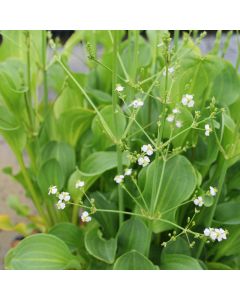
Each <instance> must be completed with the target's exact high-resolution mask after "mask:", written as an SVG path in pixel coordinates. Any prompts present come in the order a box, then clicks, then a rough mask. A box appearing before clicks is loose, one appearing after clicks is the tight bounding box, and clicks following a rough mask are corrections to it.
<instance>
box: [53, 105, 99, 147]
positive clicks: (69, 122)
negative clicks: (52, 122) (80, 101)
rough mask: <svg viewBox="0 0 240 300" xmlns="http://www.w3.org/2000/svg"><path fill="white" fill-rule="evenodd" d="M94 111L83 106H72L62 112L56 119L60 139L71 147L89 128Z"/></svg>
mask: <svg viewBox="0 0 240 300" xmlns="http://www.w3.org/2000/svg"><path fill="white" fill-rule="evenodd" d="M94 115H95V114H94V112H93V111H91V110H88V109H84V108H74V109H72V110H67V111H66V112H63V113H62V114H61V115H60V117H59V119H58V120H57V125H58V130H59V133H60V136H61V139H62V140H64V141H65V142H67V143H69V144H70V145H72V146H73V147H75V146H76V144H77V142H78V140H79V138H81V136H82V135H83V133H84V132H85V131H86V130H87V129H88V128H89V126H90V124H91V122H92V118H93V117H94Z"/></svg>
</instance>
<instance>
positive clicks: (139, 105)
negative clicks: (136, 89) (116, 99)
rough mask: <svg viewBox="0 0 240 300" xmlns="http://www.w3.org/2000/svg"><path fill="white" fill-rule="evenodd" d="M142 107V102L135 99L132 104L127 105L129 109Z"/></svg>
mask: <svg viewBox="0 0 240 300" xmlns="http://www.w3.org/2000/svg"><path fill="white" fill-rule="evenodd" d="M143 105H144V102H143V101H142V100H141V99H136V100H133V102H132V103H131V104H130V105H129V106H130V107H131V106H132V107H133V108H139V107H142V106H143Z"/></svg>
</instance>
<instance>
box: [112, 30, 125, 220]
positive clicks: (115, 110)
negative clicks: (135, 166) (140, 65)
mask: <svg viewBox="0 0 240 300" xmlns="http://www.w3.org/2000/svg"><path fill="white" fill-rule="evenodd" d="M118 34H119V33H118V31H114V34H113V37H114V38H113V73H112V107H113V119H114V125H115V130H116V136H117V139H119V130H118V119H117V113H118V96H117V93H116V91H115V87H116V84H117V73H118V58H117V53H118V42H119V41H118V40H119V36H118ZM116 150H117V170H118V174H119V175H121V174H122V172H123V168H122V152H121V149H120V145H119V143H117V145H116ZM118 208H119V210H120V211H122V210H124V199H123V191H122V187H121V185H119V186H118ZM123 217H124V216H123V214H121V213H120V214H119V224H120V225H121V224H122V222H123V220H124V219H123Z"/></svg>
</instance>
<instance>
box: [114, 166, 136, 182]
mask: <svg viewBox="0 0 240 300" xmlns="http://www.w3.org/2000/svg"><path fill="white" fill-rule="evenodd" d="M130 175H132V169H125V172H124V175H116V176H115V177H114V181H115V182H116V183H117V184H119V183H121V182H123V180H124V177H125V176H130Z"/></svg>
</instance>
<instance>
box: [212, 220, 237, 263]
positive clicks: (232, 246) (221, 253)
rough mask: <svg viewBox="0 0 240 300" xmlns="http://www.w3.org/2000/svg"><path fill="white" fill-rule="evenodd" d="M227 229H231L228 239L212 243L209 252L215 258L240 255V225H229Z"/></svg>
mask: <svg viewBox="0 0 240 300" xmlns="http://www.w3.org/2000/svg"><path fill="white" fill-rule="evenodd" d="M227 229H228V231H229V235H228V236H227V240H224V241H222V242H221V243H216V244H215V245H212V248H211V249H210V250H209V254H210V255H211V254H213V255H214V260H218V259H220V258H221V257H225V256H231V255H239V252H240V232H239V226H238V225H235V226H234V225H233V226H229V227H228V228H227Z"/></svg>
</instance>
